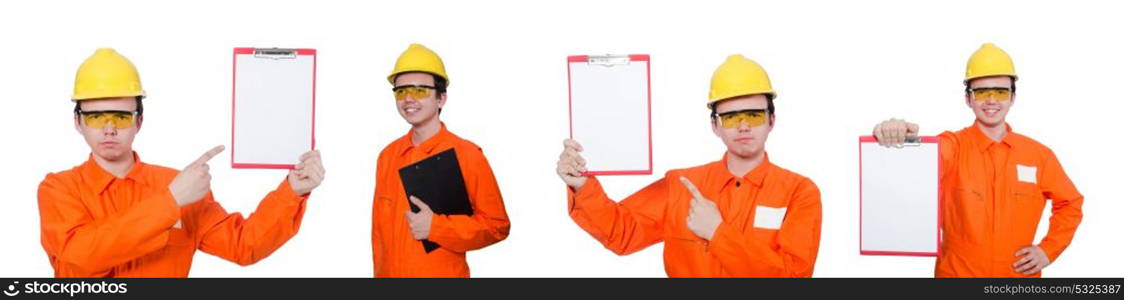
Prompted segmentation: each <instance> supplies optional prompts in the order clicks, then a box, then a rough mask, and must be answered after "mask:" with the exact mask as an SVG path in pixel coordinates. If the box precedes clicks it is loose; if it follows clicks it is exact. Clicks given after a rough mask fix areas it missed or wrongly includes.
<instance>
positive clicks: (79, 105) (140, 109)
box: [74, 96, 144, 121]
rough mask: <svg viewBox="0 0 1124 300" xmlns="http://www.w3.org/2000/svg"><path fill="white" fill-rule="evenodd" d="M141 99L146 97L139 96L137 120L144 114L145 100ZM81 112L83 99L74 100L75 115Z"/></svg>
mask: <svg viewBox="0 0 1124 300" xmlns="http://www.w3.org/2000/svg"><path fill="white" fill-rule="evenodd" d="M141 99H144V97H143V96H137V120H138V121H140V119H141V117H142V116H144V102H143V101H141ZM80 112H82V101H78V102H74V116H75V117H77V116H78V113H80Z"/></svg>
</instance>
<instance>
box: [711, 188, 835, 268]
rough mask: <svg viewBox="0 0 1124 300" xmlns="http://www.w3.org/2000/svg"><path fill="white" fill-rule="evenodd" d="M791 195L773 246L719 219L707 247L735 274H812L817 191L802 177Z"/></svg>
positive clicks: (818, 212) (817, 237)
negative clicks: (720, 222) (720, 221)
mask: <svg viewBox="0 0 1124 300" xmlns="http://www.w3.org/2000/svg"><path fill="white" fill-rule="evenodd" d="M792 197H793V198H792V200H791V201H789V205H788V211H787V213H786V215H785V218H784V222H783V223H781V228H780V230H779V232H778V233H777V246H775V247H774V246H772V245H770V243H767V242H765V241H760V240H758V239H756V238H754V237H752V236H747V235H745V234H743V233H742V232H741V230H739V229H737V228H735V227H734V226H732V225H729V224H727V223H726V222H722V224H720V225H718V229H717V230H715V232H714V237H713V238H712V239H711V241H710V245H709V247H708V248H707V250H708V251H710V253H711V254H713V255H714V256H715V257H716V258H718V261H719V262H721V264H722V267H723V268H724V269H726V270H727V271H728V272H730V274H731V275H733V276H735V277H812V270H813V268H814V267H815V264H816V255H817V254H818V253H819V248H820V223H821V214H822V212H821V205H820V191H819V189H818V188H817V187H816V185H815V184H814V183H812V181H811V180H808V179H803V180H802V181H801V182H800V183H799V184H798V185H797V188H796V192H795V193H794V194H793V196H792Z"/></svg>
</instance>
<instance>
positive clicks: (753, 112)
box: [718, 109, 769, 129]
mask: <svg viewBox="0 0 1124 300" xmlns="http://www.w3.org/2000/svg"><path fill="white" fill-rule="evenodd" d="M768 116H769V114H768V111H767V110H764V109H744V110H736V111H728V112H724V113H719V114H718V120H719V122H720V123H721V124H722V128H731V129H732V128H738V127H739V126H741V124H742V123H743V122H744V123H745V124H746V125H749V127H756V126H761V124H765V120H766V119H767V118H768Z"/></svg>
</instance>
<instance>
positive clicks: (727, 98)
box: [706, 90, 777, 108]
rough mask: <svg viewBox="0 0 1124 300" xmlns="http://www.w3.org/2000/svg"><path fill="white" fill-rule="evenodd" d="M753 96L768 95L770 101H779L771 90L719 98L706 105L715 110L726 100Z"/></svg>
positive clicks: (775, 93)
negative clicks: (715, 107)
mask: <svg viewBox="0 0 1124 300" xmlns="http://www.w3.org/2000/svg"><path fill="white" fill-rule="evenodd" d="M753 95H767V96H769V99H777V92H775V91H772V90H769V91H763V92H760V93H747V94H738V95H732V96H728V97H722V98H718V100H711V101H708V102H707V103H706V108H714V106H715V105H718V102H722V101H726V100H730V99H734V98H741V97H749V96H753Z"/></svg>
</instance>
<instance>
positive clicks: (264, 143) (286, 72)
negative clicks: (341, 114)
mask: <svg viewBox="0 0 1124 300" xmlns="http://www.w3.org/2000/svg"><path fill="white" fill-rule="evenodd" d="M232 74H233V75H232V77H233V79H232V88H231V109H230V110H231V122H230V131H231V134H230V140H231V141H230V164H231V167H232V168H235V169H292V168H293V167H294V166H295V165H296V164H297V163H298V162H299V158H300V155H301V154H303V153H305V152H308V151H310V150H312V149H315V147H316V49H279V48H234V55H233V72H232Z"/></svg>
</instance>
